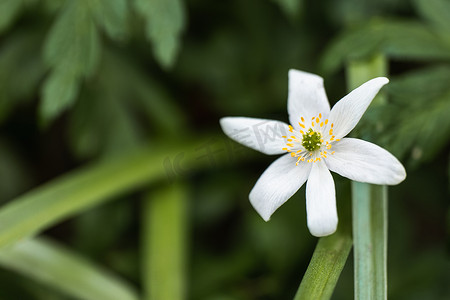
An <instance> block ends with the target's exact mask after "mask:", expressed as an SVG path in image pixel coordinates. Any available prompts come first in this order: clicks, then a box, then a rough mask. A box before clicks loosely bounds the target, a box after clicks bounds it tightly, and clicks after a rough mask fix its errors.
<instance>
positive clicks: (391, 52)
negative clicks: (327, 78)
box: [321, 19, 450, 73]
mask: <svg viewBox="0 0 450 300" xmlns="http://www.w3.org/2000/svg"><path fill="white" fill-rule="evenodd" d="M377 53H382V54H384V55H386V56H387V57H390V58H395V59H399V60H443V59H444V60H450V48H449V46H448V44H446V42H445V41H443V40H442V39H441V37H440V36H439V35H438V34H437V33H435V32H434V31H433V30H431V29H430V28H428V27H427V26H425V25H424V24H421V23H419V22H415V21H394V20H383V19H378V20H374V21H371V22H368V23H364V24H361V25H360V26H357V27H355V28H351V29H349V30H347V31H345V32H344V33H343V34H341V35H340V36H339V37H338V38H337V39H336V40H335V41H334V42H332V43H331V45H330V46H329V47H328V50H326V52H325V54H324V56H323V58H322V61H321V68H322V69H323V71H324V72H327V73H332V72H336V71H337V70H338V69H339V68H340V67H342V66H344V64H346V63H348V62H349V61H352V60H364V59H367V58H370V57H371V56H373V55H375V54H377Z"/></svg>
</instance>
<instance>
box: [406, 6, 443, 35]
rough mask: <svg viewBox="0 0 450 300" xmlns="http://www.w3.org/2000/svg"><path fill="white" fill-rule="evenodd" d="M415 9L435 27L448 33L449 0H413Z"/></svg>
mask: <svg viewBox="0 0 450 300" xmlns="http://www.w3.org/2000/svg"><path fill="white" fill-rule="evenodd" d="M414 3H415V4H416V7H417V11H418V12H419V13H420V14H421V15H422V16H423V17H424V18H425V19H427V20H428V21H430V22H431V24H433V25H435V26H436V28H438V29H442V30H444V31H445V32H446V33H447V34H450V1H448V0H415V1H414Z"/></svg>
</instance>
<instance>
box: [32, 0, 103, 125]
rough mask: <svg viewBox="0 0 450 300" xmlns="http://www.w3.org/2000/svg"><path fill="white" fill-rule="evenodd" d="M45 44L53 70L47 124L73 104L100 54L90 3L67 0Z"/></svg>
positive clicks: (46, 91)
mask: <svg viewBox="0 0 450 300" xmlns="http://www.w3.org/2000/svg"><path fill="white" fill-rule="evenodd" d="M61 10H62V11H60V13H59V15H58V17H57V20H56V22H55V23H54V24H53V26H52V28H51V30H50V33H49V35H48V37H47V40H46V42H45V45H44V58H45V62H46V63H47V65H48V66H49V67H51V69H52V73H51V75H50V76H49V77H48V78H47V80H46V81H45V83H44V87H43V91H42V99H41V105H40V108H39V112H40V116H41V118H42V119H43V121H44V123H48V122H49V121H50V120H52V119H53V118H55V117H57V116H58V115H59V114H60V113H61V112H62V111H64V110H65V109H67V108H68V107H70V106H71V105H72V104H73V103H74V101H75V98H76V96H77V94H78V90H79V84H80V82H81V79H82V78H83V77H86V76H89V75H92V73H93V71H94V70H95V67H96V66H97V64H98V61H99V57H100V42H99V36H98V32H97V29H96V27H95V24H94V21H93V19H92V16H91V14H90V10H89V7H88V4H87V2H85V1H75V0H67V2H66V5H65V6H64V7H63V8H61Z"/></svg>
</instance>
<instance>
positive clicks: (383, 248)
mask: <svg viewBox="0 0 450 300" xmlns="http://www.w3.org/2000/svg"><path fill="white" fill-rule="evenodd" d="M386 65H387V63H386V59H385V58H384V56H381V55H378V56H375V57H373V58H372V59H369V60H367V61H356V62H355V61H354V62H351V63H350V64H349V66H348V68H347V71H348V79H349V80H348V82H349V89H350V90H351V89H353V88H355V87H356V86H358V85H359V84H361V83H362V82H365V81H366V80H369V79H371V78H374V77H377V76H384V75H386V73H387V67H386ZM385 101H386V100H385V98H384V97H383V95H379V96H377V98H375V99H374V105H383V104H384V103H385ZM367 114H368V115H369V118H370V111H369V112H368V113H367ZM363 122H364V120H363ZM369 125H372V126H373V125H375V124H369ZM373 127H375V126H373ZM379 127H380V128H382V126H379ZM352 199H353V200H352V215H353V218H352V219H353V243H354V269H355V277H354V278H355V299H386V298H387V206H388V204H387V201H388V198H387V187H386V186H379V185H371V184H367V183H361V182H352Z"/></svg>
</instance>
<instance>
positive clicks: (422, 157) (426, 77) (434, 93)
mask: <svg viewBox="0 0 450 300" xmlns="http://www.w3.org/2000/svg"><path fill="white" fill-rule="evenodd" d="M449 80H450V67H448V66H445V65H443V66H438V67H430V68H424V69H422V70H418V71H413V72H409V73H406V74H403V75H402V76H399V77H396V78H393V80H392V81H391V84H390V85H389V86H388V91H389V93H390V95H391V97H392V104H391V105H390V106H387V107H386V109H385V110H384V112H383V113H384V115H385V118H386V120H387V121H388V122H389V123H388V127H389V128H392V130H389V131H387V132H385V133H384V134H383V135H381V136H380V140H381V142H382V143H383V144H384V145H387V146H388V148H389V149H391V150H392V151H393V152H394V153H396V154H397V155H399V156H404V155H405V154H406V153H408V152H409V154H410V157H409V158H410V162H411V163H412V164H413V165H417V164H419V163H421V162H424V161H427V160H429V159H431V158H432V157H434V156H435V155H436V153H438V152H439V151H441V150H442V149H443V148H444V147H445V146H446V145H448V143H449V140H448V137H449V136H450V118H448V116H449V114H450V90H449V88H448V81H449ZM436 128H438V130H436Z"/></svg>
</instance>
